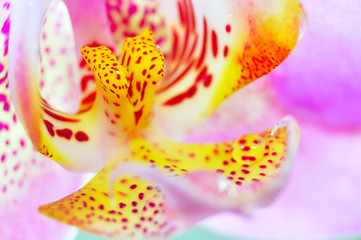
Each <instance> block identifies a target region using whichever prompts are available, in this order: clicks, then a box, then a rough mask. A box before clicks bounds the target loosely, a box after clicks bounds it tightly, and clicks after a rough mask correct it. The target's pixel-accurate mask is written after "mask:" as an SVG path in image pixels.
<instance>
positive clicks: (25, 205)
mask: <svg viewBox="0 0 361 240" xmlns="http://www.w3.org/2000/svg"><path fill="white" fill-rule="evenodd" d="M11 4H13V2H11ZM9 9H10V1H0V12H1V14H0V169H1V171H0V219H2V224H1V225H0V235H1V238H3V239H24V238H27V239H29V238H32V239H41V240H43V239H44V240H46V239H56V238H67V237H70V235H69V233H74V231H73V230H74V229H71V228H69V227H65V226H62V225H61V224H58V223H55V222H50V221H47V220H46V219H44V218H43V217H42V216H41V215H40V214H39V213H38V212H37V211H36V209H37V207H38V206H39V205H41V204H43V203H44V202H47V201H50V200H51V199H54V198H58V197H60V196H62V195H63V194H66V193H67V192H68V191H69V190H70V191H72V190H73V189H74V188H75V187H76V186H77V185H78V184H79V182H80V176H74V175H72V174H70V173H66V172H65V171H64V170H63V169H61V168H60V167H59V166H57V165H56V164H54V163H51V162H49V161H48V159H46V158H45V157H43V156H41V155H40V154H38V153H36V152H35V151H34V149H33V147H32V144H31V141H30V139H29V138H28V137H27V136H26V133H25V131H24V129H23V127H22V125H21V124H20V122H19V121H18V120H17V117H16V115H15V110H14V107H13V105H12V103H11V100H10V90H9V84H8V78H7V76H8V74H7V70H8V62H7V55H8V40H9V31H10V25H11V24H10V18H9ZM47 87H50V86H49V85H48V86H47ZM54 185H56V186H57V187H56V188H54V187H53V186H54ZM28 196H32V197H31V198H29V197H28ZM19 216H21V217H19Z"/></svg>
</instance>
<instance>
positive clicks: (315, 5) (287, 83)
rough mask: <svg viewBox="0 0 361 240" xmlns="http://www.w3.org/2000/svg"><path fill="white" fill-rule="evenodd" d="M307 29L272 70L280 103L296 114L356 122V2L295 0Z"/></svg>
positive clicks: (359, 76) (359, 49)
mask: <svg viewBox="0 0 361 240" xmlns="http://www.w3.org/2000/svg"><path fill="white" fill-rule="evenodd" d="M300 2H302V3H303V5H304V8H305V10H306V14H307V16H308V29H307V32H306V34H305V37H304V38H303V39H302V40H301V41H300V42H299V44H298V45H297V47H296V49H295V50H294V52H293V53H292V54H291V56H290V57H289V58H288V59H287V60H286V61H285V62H284V63H283V64H281V66H280V67H279V68H278V69H277V70H276V71H275V73H274V75H273V76H274V84H275V85H276V89H277V90H278V95H279V97H280V100H281V101H282V103H283V104H285V105H287V106H288V107H290V108H293V109H295V112H294V114H296V117H297V116H301V115H307V116H308V117H309V118H311V119H313V120H315V121H321V122H322V123H324V124H325V123H326V124H329V125H333V126H338V127H342V128H345V127H346V128H348V127H353V126H358V127H360V126H361V111H360V104H361V67H360V57H361V44H360V42H361V31H360V23H361V15H360V12H361V2H360V1H359V0H345V1H338V0H327V1H324V0H300Z"/></svg>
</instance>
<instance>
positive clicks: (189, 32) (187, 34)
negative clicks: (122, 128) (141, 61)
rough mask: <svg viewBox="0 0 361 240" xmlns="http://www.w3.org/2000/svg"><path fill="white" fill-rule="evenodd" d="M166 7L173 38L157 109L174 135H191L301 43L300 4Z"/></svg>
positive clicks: (184, 3)
mask: <svg viewBox="0 0 361 240" xmlns="http://www.w3.org/2000/svg"><path fill="white" fill-rule="evenodd" d="M162 6H163V7H164V13H165V14H166V15H165V16H166V17H165V18H166V20H167V24H169V25H168V28H169V29H171V33H170V34H169V35H170V41H168V43H169V44H170V45H168V46H165V47H164V50H162V51H164V52H165V55H166V63H165V65H166V69H165V77H164V79H163V80H162V81H161V83H160V85H159V88H158V89H157V96H156V103H157V104H158V108H157V114H158V116H159V119H160V121H161V122H162V124H164V125H166V124H167V123H170V124H171V126H166V128H167V129H166V130H167V132H170V133H171V134H172V132H175V133H174V134H176V133H178V132H184V131H185V132H187V131H188V130H190V129H191V128H192V127H193V126H194V125H196V124H198V123H200V122H201V121H203V120H204V119H205V118H206V117H207V116H209V115H210V114H211V113H212V112H213V111H214V109H215V108H216V107H217V106H218V105H219V104H220V103H221V102H222V101H223V100H224V99H225V98H227V97H228V96H229V95H231V94H232V93H234V92H235V91H237V90H239V89H240V88H242V87H244V86H245V85H247V84H248V83H250V82H252V81H254V80H255V79H257V78H260V77H262V76H263V75H265V74H267V73H269V72H271V71H272V70H273V69H274V68H275V67H277V66H278V65H279V64H280V63H281V62H282V61H283V60H284V59H285V58H286V57H287V56H288V55H289V54H290V53H291V51H292V49H293V48H294V46H295V44H296V43H297V38H298V34H299V27H300V11H301V8H300V6H299V3H298V1H294V0H292V1H289V0H287V1H285V0H277V1H264V0H257V1H254V0H249V1H242V2H240V1H226V2H217V1H207V2H202V1H185V0H184V1H162ZM165 8H166V11H165ZM215 9H217V10H216V11H217V12H215ZM215 16H217V17H215ZM162 49H163V47H162ZM170 49H171V51H170ZM167 53H170V54H169V55H168V54H167ZM174 126H176V127H174Z"/></svg>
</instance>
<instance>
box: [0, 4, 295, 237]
mask: <svg viewBox="0 0 361 240" xmlns="http://www.w3.org/2000/svg"><path fill="white" fill-rule="evenodd" d="M64 3H65V4H66V7H67V9H66V8H65V5H64V4H63V3H62V2H50V1H49V0H38V1H26V0H23V1H16V2H12V3H11V7H10V12H11V23H10V24H11V27H10V47H9V61H8V67H7V73H8V79H9V86H10V90H11V96H12V100H13V104H14V107H15V109H16V111H17V116H18V118H19V119H20V121H21V122H22V124H23V126H24V128H25V129H26V131H27V133H28V135H29V137H30V139H31V141H32V143H33V144H34V146H35V148H36V149H37V150H38V151H39V152H41V153H42V154H44V155H45V156H47V157H48V158H50V159H52V160H54V161H55V162H57V163H58V164H59V165H61V166H62V167H64V168H65V169H67V170H69V171H74V172H99V173H98V174H97V175H96V176H95V177H94V178H93V179H92V180H91V181H90V182H89V183H87V184H86V185H85V186H84V187H83V188H81V189H80V190H78V191H76V192H74V193H73V194H71V195H69V196H67V197H65V198H62V199H60V200H58V201H56V202H53V203H49V204H46V205H43V206H41V207H40V208H39V209H40V211H41V212H42V213H44V214H46V215H48V216H50V217H52V218H55V219H57V220H59V221H62V222H64V223H67V224H71V225H75V226H77V227H79V228H81V229H83V230H86V231H89V232H92V233H96V234H99V235H104V236H110V237H125V238H132V237H135V238H149V237H167V236H169V235H171V234H174V233H176V232H178V231H180V230H181V229H183V228H186V227H189V226H191V225H192V224H193V223H195V222H197V221H199V220H201V219H203V218H205V217H207V216H210V215H212V214H214V213H217V212H221V211H226V210H230V211H235V212H238V213H242V214H245V215H248V214H251V213H252V212H253V209H254V208H256V207H259V206H264V205H267V204H269V203H270V202H271V201H272V200H273V199H274V198H275V196H276V195H277V193H278V192H279V191H280V189H281V187H282V186H283V183H284V182H285V179H286V177H287V173H288V171H289V169H290V164H291V160H292V158H293V156H294V154H295V149H296V146H297V143H298V127H297V125H296V123H295V122H294V120H293V119H292V118H290V117H286V118H284V119H283V120H281V121H280V122H279V123H278V124H276V125H275V127H273V128H270V129H269V130H265V131H260V132H259V133H248V134H246V135H243V136H241V137H238V138H236V139H233V140H232V141H225V142H217V143H208V142H207V143H205V142H203V143H199V144H198V143H185V142H182V139H183V138H184V136H186V134H187V133H188V132H189V131H190V130H191V129H193V128H194V127H195V126H197V125H198V124H199V123H201V122H202V121H204V120H205V119H206V118H207V117H208V116H210V115H211V114H212V113H213V111H214V110H215V109H216V108H217V107H218V106H219V105H220V104H221V103H222V102H223V101H224V100H225V99H226V98H227V97H228V96H230V95H232V94H233V93H234V92H236V91H237V90H239V89H241V88H243V87H244V86H246V85H248V84H249V83H251V82H253V81H254V80H256V79H258V78H260V77H262V76H264V75H266V74H268V73H269V72H271V71H272V70H273V69H274V68H275V67H277V66H278V65H279V64H280V63H281V62H282V61H283V60H285V58H287V56H288V55H289V54H290V53H291V51H292V49H293V48H294V47H295V45H296V43H297V41H298V36H299V29H300V24H301V23H300V22H301V17H300V16H301V15H302V8H301V7H300V5H299V3H298V1H296V0H277V1H269V0H249V1H226V2H222V3H221V2H219V1H208V2H202V1H194V2H193V1H180V0H179V1H168V0H167V1H166V0H160V1H128V2H123V1H108V2H105V1H95V0H94V1H64ZM57 11H60V14H59V15H56V16H59V18H60V19H61V21H54V20H52V18H53V17H54V16H53V15H54V13H57ZM67 13H69V16H70V19H71V23H72V27H73V32H74V39H75V42H74V43H73V42H72V41H71V39H70V38H68V39H66V41H67V42H70V43H69V44H70V46H65V47H64V42H61V41H62V39H61V38H59V37H58V38H56V39H54V42H52V41H50V40H49V38H50V39H51V38H52V36H51V32H52V31H55V32H56V30H57V28H59V26H61V25H62V24H64V22H65V24H66V19H67V17H66V14H67ZM44 16H45V18H44ZM58 20H59V19H58ZM109 23H110V24H109ZM8 24H9V23H8ZM51 24H54V25H51ZM72 44H73V45H72ZM158 45H159V46H160V47H158ZM72 48H74V49H81V51H79V53H78V52H77V51H72V50H71V49H72ZM80 53H81V54H80ZM4 55H6V54H4ZM3 57H5V56H3ZM5 63H6V62H5ZM77 63H78V64H77ZM74 66H79V68H75V67H74ZM69 69H71V70H69ZM67 78H69V79H70V80H69V81H70V83H72V81H75V82H76V81H77V79H81V83H80V84H78V86H77V87H74V88H73V89H72V91H73V92H75V93H77V92H78V94H79V95H80V98H79V101H78V102H76V101H75V102H74V105H73V106H76V107H77V111H74V112H75V113H71V112H70V111H66V110H62V109H59V108H57V107H55V106H54V104H52V103H51V102H49V101H47V100H46V99H45V98H44V97H42V95H41V92H40V91H39V87H38V85H39V81H40V80H42V81H43V82H44V84H45V85H46V84H47V82H48V81H49V79H50V80H52V79H53V81H54V79H56V80H58V81H60V80H61V81H65V80H64V79H67ZM75 85H76V84H75ZM80 93H81V94H80ZM75 95H76V94H75ZM75 100H76V99H75ZM79 102H80V105H79V106H78V103H79ZM246 104H248V103H246Z"/></svg>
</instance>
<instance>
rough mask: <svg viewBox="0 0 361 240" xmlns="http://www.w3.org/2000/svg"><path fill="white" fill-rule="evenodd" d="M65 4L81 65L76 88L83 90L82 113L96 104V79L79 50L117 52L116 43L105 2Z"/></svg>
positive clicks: (72, 2) (91, 1) (92, 0)
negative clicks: (102, 46) (82, 48)
mask: <svg viewBox="0 0 361 240" xmlns="http://www.w3.org/2000/svg"><path fill="white" fill-rule="evenodd" d="M64 3H65V4H66V6H67V8H68V11H69V15H70V19H71V23H72V27H73V31H74V39H75V49H76V53H77V57H78V58H77V60H78V63H79V64H78V67H79V76H78V81H80V82H78V84H77V85H76V87H78V86H79V87H80V89H81V92H80V94H81V106H80V111H85V110H88V109H89V108H90V107H91V106H92V105H93V103H94V102H93V100H94V98H93V96H94V89H95V81H94V80H95V79H94V75H93V72H92V71H91V70H90V68H89V67H88V65H87V64H86V63H85V61H84V59H83V56H82V54H81V53H80V51H79V49H80V48H81V47H82V46H85V45H87V46H92V47H98V46H100V45H105V46H107V47H108V48H110V49H112V50H116V49H115V42H114V39H113V36H112V34H111V31H110V29H109V27H108V19H107V12H106V2H105V0H90V1H89V0H79V1H72V0H64Z"/></svg>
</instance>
